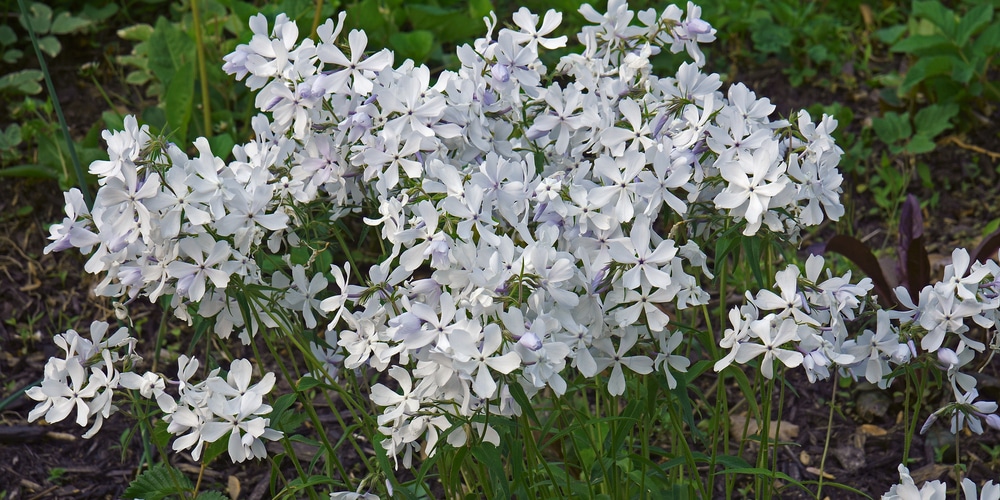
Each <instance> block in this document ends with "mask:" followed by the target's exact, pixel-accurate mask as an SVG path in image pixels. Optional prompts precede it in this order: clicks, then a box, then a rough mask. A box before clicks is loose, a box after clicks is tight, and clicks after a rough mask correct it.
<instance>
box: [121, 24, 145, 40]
mask: <svg viewBox="0 0 1000 500" xmlns="http://www.w3.org/2000/svg"><path fill="white" fill-rule="evenodd" d="M117 34H118V38H121V39H123V40H131V41H135V42H145V41H147V40H149V39H150V38H151V37H152V36H153V27H152V26H150V25H148V24H145V23H142V24H136V25H132V26H129V27H127V28H122V29H120V30H118V33H117Z"/></svg>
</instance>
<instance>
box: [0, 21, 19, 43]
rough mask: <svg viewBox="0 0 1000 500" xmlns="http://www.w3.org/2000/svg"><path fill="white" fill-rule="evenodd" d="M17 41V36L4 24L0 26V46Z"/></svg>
mask: <svg viewBox="0 0 1000 500" xmlns="http://www.w3.org/2000/svg"><path fill="white" fill-rule="evenodd" d="M16 41H17V34H16V33H14V30H13V29H12V28H11V27H10V26H7V25H6V24H0V46H3V47H5V46H7V45H10V44H12V43H14V42H16Z"/></svg>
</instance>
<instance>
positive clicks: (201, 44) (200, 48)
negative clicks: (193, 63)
mask: <svg viewBox="0 0 1000 500" xmlns="http://www.w3.org/2000/svg"><path fill="white" fill-rule="evenodd" d="M19 1H24V0H19ZM191 16H192V17H193V22H194V43H195V47H196V48H197V54H198V79H199V80H200V82H199V83H201V119H202V122H203V123H202V125H203V127H204V131H203V132H202V133H203V134H205V137H209V136H211V135H212V103H211V99H210V96H209V94H208V70H207V69H206V67H205V40H204V39H203V37H202V34H201V9H199V8H198V0H191Z"/></svg>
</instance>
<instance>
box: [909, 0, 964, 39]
mask: <svg viewBox="0 0 1000 500" xmlns="http://www.w3.org/2000/svg"><path fill="white" fill-rule="evenodd" d="M913 15H914V16H917V17H922V18H924V19H926V20H928V21H930V22H932V23H934V25H935V26H937V27H938V28H940V29H941V31H942V32H944V35H945V36H946V37H948V38H949V39H952V40H954V39H955V29H956V28H957V25H956V23H955V12H953V11H952V10H951V9H949V8H947V7H945V6H944V5H941V2H940V1H938V0H930V1H920V2H913Z"/></svg>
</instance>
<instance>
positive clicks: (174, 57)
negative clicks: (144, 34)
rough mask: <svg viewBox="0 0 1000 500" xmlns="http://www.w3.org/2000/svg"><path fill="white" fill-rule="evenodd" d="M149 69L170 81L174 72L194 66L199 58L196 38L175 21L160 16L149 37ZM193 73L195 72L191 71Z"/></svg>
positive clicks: (158, 76)
mask: <svg viewBox="0 0 1000 500" xmlns="http://www.w3.org/2000/svg"><path fill="white" fill-rule="evenodd" d="M147 43H148V44H149V49H148V50H149V69H151V70H153V73H155V74H156V77H157V78H158V79H159V80H160V81H161V82H164V83H167V82H170V81H171V80H172V77H173V76H174V72H176V71H180V70H181V68H185V67H187V68H189V69H190V67H191V66H194V64H195V61H196V60H197V55H196V49H195V45H194V40H191V37H190V36H188V34H187V33H186V32H184V31H183V30H182V29H181V28H179V27H178V26H177V25H175V24H174V23H171V22H170V21H167V20H166V19H165V18H162V17H161V18H160V19H158V20H157V21H156V28H155V29H154V30H153V34H152V36H150V37H149V42H147ZM191 74H193V73H191Z"/></svg>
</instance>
